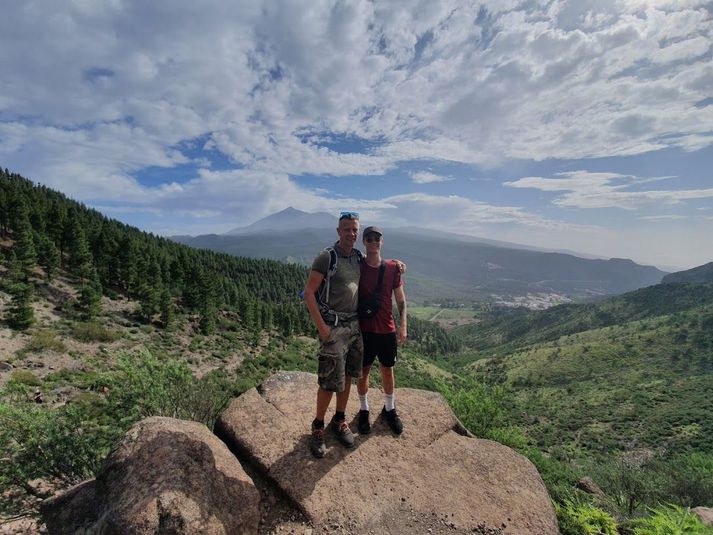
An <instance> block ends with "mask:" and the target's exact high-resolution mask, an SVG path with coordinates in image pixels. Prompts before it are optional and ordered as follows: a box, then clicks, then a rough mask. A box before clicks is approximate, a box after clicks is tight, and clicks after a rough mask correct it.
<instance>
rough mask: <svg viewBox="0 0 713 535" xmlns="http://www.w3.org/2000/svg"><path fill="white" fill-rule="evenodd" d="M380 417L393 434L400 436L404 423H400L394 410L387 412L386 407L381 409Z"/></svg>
mask: <svg viewBox="0 0 713 535" xmlns="http://www.w3.org/2000/svg"><path fill="white" fill-rule="evenodd" d="M381 415H382V416H383V417H384V418H385V419H386V422H387V423H388V424H389V427H390V428H391V430H392V431H393V432H394V433H396V434H397V435H400V434H401V433H402V432H403V430H404V423H403V422H402V421H401V418H399V415H398V414H396V409H391V410H390V411H387V410H386V407H384V408H382V409H381Z"/></svg>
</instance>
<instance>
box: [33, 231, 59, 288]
mask: <svg viewBox="0 0 713 535" xmlns="http://www.w3.org/2000/svg"><path fill="white" fill-rule="evenodd" d="M37 261H38V263H39V264H40V265H41V266H42V268H43V269H44V270H45V276H46V277H47V280H48V281H51V280H52V279H53V278H54V274H55V272H56V271H57V269H58V268H59V250H58V249H57V247H56V246H55V244H54V242H53V241H52V240H51V239H49V238H48V237H47V236H46V235H42V236H40V240H39V246H38V251H37Z"/></svg>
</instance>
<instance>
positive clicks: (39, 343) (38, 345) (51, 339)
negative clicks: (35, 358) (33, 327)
mask: <svg viewBox="0 0 713 535" xmlns="http://www.w3.org/2000/svg"><path fill="white" fill-rule="evenodd" d="M46 350H50V351H55V352H56V353H64V352H65V351H67V346H65V345H64V343H63V342H62V340H60V339H59V338H57V333H56V332H55V331H53V330H51V329H42V330H39V331H35V332H34V333H33V334H32V336H31V337H30V340H29V341H28V342H27V344H25V347H24V348H22V351H23V352H24V353H40V352H41V351H46Z"/></svg>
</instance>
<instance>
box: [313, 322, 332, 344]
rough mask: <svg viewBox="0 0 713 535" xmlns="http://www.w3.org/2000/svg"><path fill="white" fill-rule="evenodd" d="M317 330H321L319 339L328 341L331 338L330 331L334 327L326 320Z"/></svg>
mask: <svg viewBox="0 0 713 535" xmlns="http://www.w3.org/2000/svg"><path fill="white" fill-rule="evenodd" d="M317 330H318V331H319V339H320V340H321V341H322V342H326V341H327V339H328V338H329V333H331V332H332V328H331V327H330V326H329V325H327V324H326V323H324V322H322V325H318V326H317Z"/></svg>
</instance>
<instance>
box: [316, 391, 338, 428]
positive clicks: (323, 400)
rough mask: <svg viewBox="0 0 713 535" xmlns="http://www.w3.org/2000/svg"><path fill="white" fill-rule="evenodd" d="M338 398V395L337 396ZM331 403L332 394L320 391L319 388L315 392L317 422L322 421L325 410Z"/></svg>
mask: <svg viewBox="0 0 713 535" xmlns="http://www.w3.org/2000/svg"><path fill="white" fill-rule="evenodd" d="M337 396H339V394H337ZM337 399H339V397H337ZM331 401H332V392H329V391H327V390H322V389H321V388H320V389H319V390H317V416H316V418H317V420H321V421H324V415H325V414H327V408H328V407H329V404H330V403H331Z"/></svg>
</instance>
